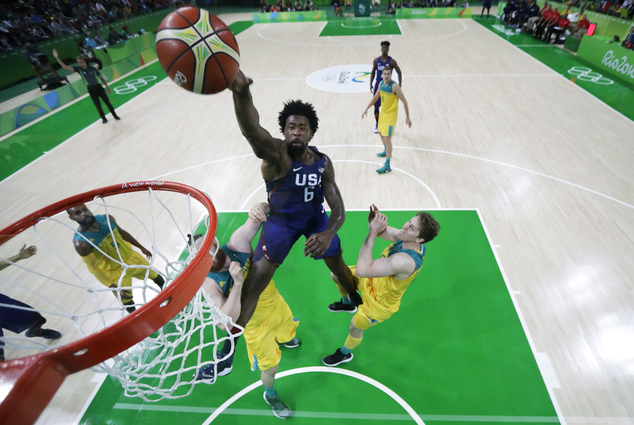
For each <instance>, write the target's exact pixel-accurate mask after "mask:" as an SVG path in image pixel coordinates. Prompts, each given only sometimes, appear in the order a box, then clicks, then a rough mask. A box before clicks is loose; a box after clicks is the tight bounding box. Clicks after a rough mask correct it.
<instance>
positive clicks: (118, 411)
mask: <svg viewBox="0 0 634 425" xmlns="http://www.w3.org/2000/svg"><path fill="white" fill-rule="evenodd" d="M432 213H433V214H434V216H435V217H436V219H437V220H438V221H439V222H440V224H441V226H442V229H441V232H440V234H439V236H438V237H437V238H436V239H435V240H434V241H432V242H430V243H429V244H428V245H427V255H426V257H425V260H424V265H423V270H422V271H421V273H420V275H419V276H418V278H417V279H416V280H415V281H414V282H413V283H412V284H411V286H410V287H409V288H408V290H407V291H406V292H405V295H404V297H403V302H402V304H401V309H400V311H398V312H397V313H396V314H395V315H394V316H392V318H390V319H389V320H387V321H385V322H384V323H381V324H379V325H377V326H375V327H373V328H371V329H369V330H368V331H366V332H365V334H364V338H363V342H362V343H361V345H360V346H359V347H357V348H356V349H355V350H354V351H353V353H354V359H353V360H352V361H351V362H350V363H345V364H343V365H341V366H339V367H337V368H326V367H325V366H323V365H322V363H321V358H322V357H323V356H324V355H327V354H332V352H334V350H335V349H336V348H338V347H340V346H341V345H343V342H344V340H345V338H346V336H347V334H348V327H349V323H350V319H351V318H352V315H350V314H347V313H331V312H329V311H328V310H327V309H326V306H327V305H328V304H329V303H331V302H333V301H335V300H337V298H338V297H339V295H338V292H337V290H336V289H335V286H334V284H333V283H332V281H331V280H330V277H329V271H328V269H327V268H326V266H325V264H323V262H322V261H315V260H312V259H309V258H304V257H303V255H302V248H303V243H304V239H303V238H302V239H301V240H300V241H298V243H297V244H296V245H295V247H294V248H293V251H292V252H291V254H290V255H289V257H288V258H287V259H286V261H285V262H284V264H283V265H282V266H281V267H280V269H279V270H278V272H277V273H276V275H275V282H276V285H277V287H278V289H279V291H280V293H281V294H282V295H283V296H284V297H285V299H286V301H287V302H288V304H289V306H290V307H291V309H292V311H293V313H294V315H295V317H297V318H299V319H300V320H301V323H300V326H299V328H298V333H297V336H298V337H299V338H300V339H301V341H302V344H301V345H300V346H299V347H298V348H296V349H283V350H282V351H283V353H282V361H281V363H280V371H279V372H278V379H277V381H276V385H275V388H276V390H277V392H278V394H279V395H280V398H281V399H282V400H283V401H285V402H286V403H287V404H288V405H289V407H290V408H291V409H292V410H293V412H294V413H295V417H294V418H292V419H291V421H292V422H293V423H295V424H317V425H318V424H328V425H337V424H344V423H345V424H351V423H353V424H355V423H358V424H368V423H376V424H404V423H414V419H413V418H412V416H411V415H410V413H411V414H413V415H417V416H418V423H421V420H422V421H424V423H426V424H456V425H459V424H470V423H478V424H511V423H514V424H517V423H537V424H545V423H549V424H552V423H559V421H558V419H557V415H556V413H555V408H554V406H553V403H552V401H551V399H550V397H549V393H548V391H547V389H546V386H545V384H544V381H543V379H542V376H541V374H540V372H539V369H538V367H537V364H536V361H535V358H534V356H533V353H532V351H531V348H530V346H529V343H528V340H527V337H526V335H525V333H524V330H523V328H522V325H521V323H520V320H519V317H518V314H517V312H516V310H515V307H514V304H513V301H512V299H511V297H510V295H509V291H508V289H507V286H506V283H505V281H504V279H503V276H502V274H501V272H500V270H499V268H498V265H497V262H496V259H495V256H494V254H493V251H492V249H491V245H490V243H489V241H488V239H487V236H486V233H485V231H484V229H483V227H482V224H481V222H480V218H479V216H478V214H477V212H476V211H465V210H460V211H435V212H432ZM386 214H387V216H388V218H389V221H390V224H391V225H393V226H395V227H400V226H401V225H402V224H403V223H405V222H406V221H407V220H409V219H410V218H411V217H412V216H413V215H414V214H415V211H388V212H386ZM245 219H246V213H223V214H220V216H219V225H218V228H219V231H218V235H217V236H218V238H219V240H220V241H221V242H224V241H227V240H228V238H229V235H230V234H231V233H232V232H233V230H234V229H235V228H237V227H238V226H239V225H241V224H242V223H243V222H244V220H245ZM366 234H367V213H366V212H355V211H351V212H348V213H347V218H346V222H345V224H344V226H343V228H342V229H341V230H340V232H339V235H340V237H341V239H342V245H343V248H344V258H345V260H346V263H347V264H349V265H353V264H355V263H356V258H357V254H358V251H359V248H360V246H361V244H362V242H363V240H364V239H365V236H366ZM385 246H387V241H383V240H379V241H377V244H376V245H375V257H376V256H378V255H379V253H380V252H381V251H382V250H383V249H384V248H385ZM306 367H314V369H313V370H312V371H306V372H303V373H301V371H295V372H300V373H295V372H293V371H294V370H296V369H298V368H306ZM333 372H339V373H333ZM350 372H352V373H350ZM284 375H287V376H284ZM280 376H281V377H280ZM258 380H259V372H251V371H250V369H249V363H248V360H247V356H246V347H245V344H244V339H243V338H241V339H240V341H239V343H238V346H237V353H236V357H235V360H234V365H233V371H232V373H231V374H230V375H228V376H225V377H220V378H218V381H217V382H216V383H215V384H213V385H205V384H201V385H198V386H196V388H195V389H194V391H193V393H192V394H191V395H190V396H189V397H186V398H181V399H174V400H164V401H161V402H157V403H145V402H143V401H142V400H140V399H138V398H126V397H124V396H123V394H122V389H121V386H120V384H119V383H118V381H116V380H115V379H114V378H111V377H108V378H106V380H105V382H104V384H103V385H102V386H101V388H100V389H99V391H98V392H97V395H96V397H95V399H94V400H93V402H92V403H91V405H90V406H89V407H88V409H87V411H86V412H85V414H84V417H83V419H82V420H81V421H80V423H81V424H85V425H87V424H104V423H108V424H122V425H123V424H131V425H132V424H139V423H143V424H150V423H151V424H173V423H179V424H201V423H204V422H205V421H206V420H207V419H208V418H209V416H210V415H211V414H212V413H213V412H214V410H215V409H217V408H218V407H219V406H221V405H222V404H223V403H225V402H226V401H227V400H228V399H230V398H231V397H233V396H234V395H235V394H237V393H239V392H240V391H241V390H243V389H244V388H246V387H248V386H249V385H251V384H254V383H255V382H256V381H258ZM262 393H263V390H262V388H261V386H259V385H258V386H256V387H255V388H254V389H253V390H251V391H249V392H247V393H246V394H244V395H243V396H242V397H240V398H237V399H236V400H235V401H234V402H233V403H232V404H231V405H229V406H227V409H226V410H224V411H223V412H222V413H221V414H220V415H219V416H218V417H217V418H216V419H215V420H214V421H213V423H214V424H232V425H235V424H253V423H257V424H269V423H270V424H276V423H279V421H280V419H278V418H276V417H275V416H273V414H272V413H271V410H270V408H269V406H268V405H267V404H266V403H265V402H264V401H263V399H262ZM400 399H402V401H403V402H401V403H399V401H398V400H400ZM408 406H409V407H411V410H409V411H408Z"/></svg>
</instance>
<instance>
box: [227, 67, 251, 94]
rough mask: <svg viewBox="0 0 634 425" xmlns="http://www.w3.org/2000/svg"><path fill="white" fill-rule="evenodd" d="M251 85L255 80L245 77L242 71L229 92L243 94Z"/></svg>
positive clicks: (237, 75)
mask: <svg viewBox="0 0 634 425" xmlns="http://www.w3.org/2000/svg"><path fill="white" fill-rule="evenodd" d="M251 84H253V80H252V79H251V78H249V77H247V76H246V75H244V73H243V72H242V71H238V73H237V74H236V76H235V78H234V79H233V84H231V86H230V87H229V90H231V91H232V92H234V93H237V94H243V93H246V92H247V91H248V90H249V86H250V85H251Z"/></svg>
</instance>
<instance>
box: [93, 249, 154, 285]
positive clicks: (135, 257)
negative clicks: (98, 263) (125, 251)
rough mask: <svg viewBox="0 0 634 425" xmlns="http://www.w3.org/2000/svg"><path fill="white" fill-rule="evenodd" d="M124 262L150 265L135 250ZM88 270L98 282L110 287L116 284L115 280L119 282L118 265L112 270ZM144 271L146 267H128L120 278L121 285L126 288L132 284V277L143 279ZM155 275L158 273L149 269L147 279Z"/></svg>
mask: <svg viewBox="0 0 634 425" xmlns="http://www.w3.org/2000/svg"><path fill="white" fill-rule="evenodd" d="M126 264H129V265H139V266H149V265H150V263H149V262H148V261H147V260H146V259H145V257H143V256H142V255H141V254H139V253H138V252H136V251H132V255H130V258H128V260H127V261H126ZM90 271H91V272H92V274H94V275H95V277H96V278H97V280H99V282H101V283H102V284H103V285H105V286H107V287H108V288H110V287H112V286H113V285H114V286H115V287H116V286H117V282H119V278H120V277H121V273H123V268H122V267H118V268H116V269H112V270H103V269H101V268H98V267H95V268H93V269H91V270H90ZM146 271H147V268H145V267H130V268H128V269H127V270H126V273H125V276H123V279H122V280H121V287H122V288H127V287H130V286H132V278H135V279H144V278H145V272H146ZM157 276H158V274H157V273H156V272H155V271H154V270H150V272H149V274H148V278H149V279H156V277H157Z"/></svg>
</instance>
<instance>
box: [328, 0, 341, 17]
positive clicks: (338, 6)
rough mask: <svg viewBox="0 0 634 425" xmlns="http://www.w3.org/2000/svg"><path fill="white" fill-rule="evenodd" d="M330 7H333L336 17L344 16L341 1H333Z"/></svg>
mask: <svg viewBox="0 0 634 425" xmlns="http://www.w3.org/2000/svg"><path fill="white" fill-rule="evenodd" d="M330 5H331V6H332V10H334V11H335V17H337V16H343V9H342V8H341V3H339V0H332V1H331V2H330Z"/></svg>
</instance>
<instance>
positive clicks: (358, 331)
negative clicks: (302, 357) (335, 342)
mask: <svg viewBox="0 0 634 425" xmlns="http://www.w3.org/2000/svg"><path fill="white" fill-rule="evenodd" d="M377 323H379V322H378V321H376V320H373V319H370V318H369V317H367V315H366V314H365V312H364V311H361V310H360V311H358V312H357V313H356V314H355V315H354V316H353V317H352V320H351V321H350V329H349V332H348V337H347V338H346V341H345V342H344V344H343V347H341V348H337V350H336V351H335V352H334V353H333V354H331V355H329V356H325V357H324V358H322V362H323V363H324V364H325V365H326V366H337V365H340V364H341V363H347V362H349V361H350V360H352V358H353V357H354V356H353V355H352V350H354V349H355V348H356V347H358V346H359V344H361V341H362V339H363V332H364V331H365V330H367V329H369V328H370V326H374V325H376V324H377Z"/></svg>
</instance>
